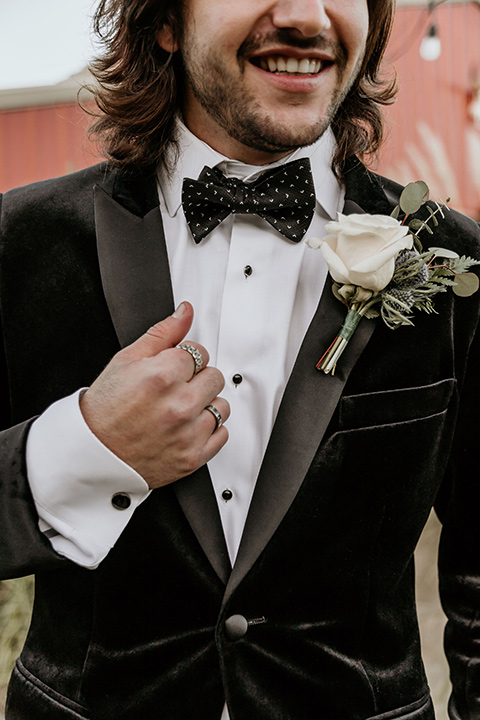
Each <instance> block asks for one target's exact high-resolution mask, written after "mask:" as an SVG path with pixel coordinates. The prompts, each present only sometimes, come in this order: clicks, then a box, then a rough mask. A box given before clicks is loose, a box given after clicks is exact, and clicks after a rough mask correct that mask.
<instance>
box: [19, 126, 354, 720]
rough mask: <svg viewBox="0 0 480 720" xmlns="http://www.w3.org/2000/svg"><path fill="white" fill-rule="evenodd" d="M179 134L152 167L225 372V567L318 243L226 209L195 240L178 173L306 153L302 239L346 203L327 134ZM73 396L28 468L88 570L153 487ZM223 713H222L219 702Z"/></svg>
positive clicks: (185, 284)
mask: <svg viewBox="0 0 480 720" xmlns="http://www.w3.org/2000/svg"><path fill="white" fill-rule="evenodd" d="M178 131H179V149H180V153H179V159H178V161H177V162H176V164H175V165H174V166H173V169H171V170H170V172H167V171H166V170H165V169H164V168H161V169H160V170H159V174H158V180H159V182H158V188H159V203H160V210H161V215H162V220H163V224H164V229H165V239H166V244H167V251H168V259H169V264H170V272H171V278H172V286H173V293H174V299H175V304H176V305H178V304H179V303H180V302H181V301H182V300H188V301H190V302H191V303H192V305H193V307H194V310H195V317H194V322H193V326H192V328H191V331H190V332H189V333H188V336H187V338H188V339H190V340H194V341H196V342H199V343H201V344H202V345H204V346H205V347H206V348H207V350H208V352H209V353H210V364H211V365H213V366H215V367H218V368H219V369H220V370H221V371H222V373H223V374H224V377H225V381H226V385H225V389H224V390H223V392H222V396H223V397H225V398H226V399H227V400H228V401H229V403H230V405H231V416H230V418H229V419H228V423H227V427H228V430H229V440H228V442H227V444H226V445H225V446H224V447H223V448H222V450H220V452H219V453H218V454H217V455H216V457H214V458H213V459H212V460H211V461H210V462H209V463H208V467H209V471H210V476H211V479H212V483H213V487H214V491H215V495H216V498H217V502H218V507H219V511H220V517H221V521H222V525H223V529H224V533H225V538H226V543H227V547H228V551H229V555H230V559H231V561H232V564H233V563H234V561H235V557H236V553H237V550H238V547H239V544H240V539H241V536H242V532H243V527H244V524H245V519H246V516H247V513H248V508H249V505H250V501H251V498H252V494H253V490H254V488H255V482H256V478H257V475H258V472H259V469H260V465H261V463H262V459H263V455H264V453H265V449H266V446H267V443H268V440H269V437H270V434H271V431H272V427H273V424H274V422H275V417H276V415H277V411H278V408H279V405H280V401H281V398H282V395H283V392H284V390H285V386H286V383H287V381H288V378H289V375H290V373H291V371H292V368H293V365H294V362H295V359H296V356H297V354H298V351H299V349H300V346H301V343H302V340H303V337H304V335H305V333H306V331H307V328H308V326H309V324H310V321H311V320H312V317H313V315H314V313H315V310H316V308H317V305H318V302H319V299H320V295H321V293H322V290H323V286H324V282H325V278H326V274H327V269H326V265H325V262H324V260H323V256H322V254H321V253H320V252H318V251H314V250H311V249H310V248H308V247H307V245H306V244H305V242H300V243H293V242H291V241H290V240H287V239H286V238H285V237H283V236H282V235H280V234H279V233H278V232H277V231H276V230H275V229H274V228H272V227H271V226H270V225H269V224H268V223H267V222H266V221H265V220H263V219H261V218H259V217H258V216H255V215H238V214H237V215H230V216H229V217H228V218H227V219H226V220H224V221H223V222H222V223H221V224H220V225H219V226H218V227H217V228H216V229H215V230H214V231H213V232H212V233H210V235H208V236H207V237H206V238H205V239H204V240H203V241H202V242H201V243H200V244H199V245H196V244H195V242H194V241H193V238H192V236H191V233H190V231H189V229H188V226H187V224H186V221H185V217H184V214H183V210H182V206H181V194H182V183H183V179H184V178H185V177H189V178H197V177H198V176H199V174H200V172H201V171H202V169H203V167H204V166H205V165H208V166H209V167H215V166H217V167H219V168H220V170H221V171H222V172H223V173H224V174H225V175H227V176H230V177H237V178H241V179H243V180H245V181H246V182H249V181H253V180H255V179H256V178H257V177H258V176H259V174H261V173H262V172H264V171H265V170H267V169H270V168H271V167H275V166H277V165H280V164H282V163H284V162H288V161H291V160H295V159H298V158H303V157H308V158H310V162H311V166H312V173H313V178H314V184H315V192H316V200H317V202H316V209H315V213H314V217H313V220H312V223H311V225H310V228H309V230H308V232H307V234H306V236H305V239H306V238H308V237H321V236H323V235H324V234H325V230H324V228H325V224H326V223H327V222H328V221H329V220H330V219H335V218H336V214H337V211H339V210H341V209H342V207H343V196H344V193H343V190H342V188H341V186H340V185H339V183H338V181H337V180H336V178H335V176H334V174H333V172H332V170H331V159H332V154H333V148H334V140H333V135H332V134H331V132H330V131H327V132H326V133H325V134H324V135H323V137H322V138H321V139H320V140H319V141H318V142H317V143H315V144H314V145H312V146H310V147H308V148H301V149H299V150H297V151H296V152H294V153H293V154H291V155H290V156H289V157H288V158H284V159H283V160H281V161H279V162H276V163H272V164H270V165H267V166H262V167H258V166H249V165H245V164H244V163H240V162H238V161H235V160H230V159H228V158H226V157H224V156H222V155H220V154H219V153H218V152H216V151H214V150H213V149H212V148H211V147H209V146H208V145H206V144H205V143H203V142H202V141H201V140H199V139H198V138H197V137H195V136H194V135H192V133H190V132H189V130H188V129H187V128H186V127H185V126H184V125H183V124H181V123H179V130H178ZM320 350H321V348H319V352H320ZM234 378H235V380H234ZM79 393H80V391H78V392H76V393H75V394H74V395H72V396H70V397H68V398H64V399H62V400H60V401H58V402H56V403H54V404H53V405H52V406H50V407H49V408H48V409H47V410H46V411H45V412H44V413H43V414H42V415H41V416H40V418H39V419H37V420H36V421H35V422H34V423H33V425H32V428H31V431H30V434H29V438H28V443H27V470H28V476H29V481H30V486H31V489H32V493H33V497H34V500H35V503H36V507H37V511H38V514H39V517H40V528H41V529H42V531H43V532H45V534H46V535H47V537H49V539H50V542H51V543H52V545H53V547H54V548H55V550H56V551H57V552H58V553H60V554H62V555H64V556H66V557H67V558H69V559H71V560H73V561H74V562H76V563H77V564H79V565H82V566H84V567H87V568H95V567H97V566H98V564H99V563H100V562H101V561H102V560H103V558H104V557H105V556H106V555H107V554H108V552H109V550H110V549H111V548H112V547H113V545H114V544H115V542H116V540H117V539H118V537H119V536H120V534H121V533H122V531H123V530H124V528H125V526H126V525H127V523H128V522H129V520H130V518H131V517H132V515H133V513H134V512H135V509H136V508H137V507H138V505H139V504H140V503H141V502H142V501H143V500H144V499H145V498H146V497H147V496H148V494H149V492H150V491H149V488H148V486H147V484H146V483H145V481H144V480H143V479H142V478H141V477H140V475H138V473H136V472H135V471H134V470H133V469H132V468H130V467H129V466H128V465H126V464H125V463H124V462H123V461H122V460H120V459H119V458H118V457H116V456H115V455H114V454H113V453H112V452H110V451H109V450H108V449H107V448H106V447H105V446H104V445H103V444H102V443H101V442H100V441H99V440H98V439H97V438H96V437H95V436H94V435H93V433H92V432H91V431H90V430H89V428H88V426H87V425H86V423H85V421H84V420H83V417H82V414H81V412H80V409H79ZM226 490H228V491H229V492H228V493H225V491H226ZM117 492H126V493H128V494H129V496H130V498H131V501H132V502H131V505H130V507H129V508H128V509H126V510H122V511H119V510H117V509H115V508H114V507H113V506H112V503H111V498H112V496H113V495H114V494H115V493H117ZM227 498H230V499H227ZM221 720H228V711H227V709H226V707H225V708H224V712H223V714H222V719H221Z"/></svg>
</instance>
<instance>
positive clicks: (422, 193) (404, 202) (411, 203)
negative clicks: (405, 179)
mask: <svg viewBox="0 0 480 720" xmlns="http://www.w3.org/2000/svg"><path fill="white" fill-rule="evenodd" d="M429 194H430V191H429V189H428V185H427V184H426V183H424V182H423V181H422V180H419V181H418V182H413V183H408V185H406V186H405V188H404V190H403V192H402V194H401V195H400V200H399V205H400V208H401V209H402V210H403V212H404V213H405V214H406V215H412V214H413V213H416V212H417V211H418V210H420V208H421V207H422V205H423V204H424V203H425V202H426V201H427V200H428V197H429Z"/></svg>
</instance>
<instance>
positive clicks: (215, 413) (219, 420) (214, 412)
mask: <svg viewBox="0 0 480 720" xmlns="http://www.w3.org/2000/svg"><path fill="white" fill-rule="evenodd" d="M205 410H208V412H211V413H212V415H213V417H214V418H215V420H216V421H217V426H216V428H215V430H218V428H219V427H220V426H221V425H223V420H222V416H221V415H220V413H219V412H218V410H217V408H216V407H215V405H207V407H206V408H205ZM215 430H214V431H213V432H215Z"/></svg>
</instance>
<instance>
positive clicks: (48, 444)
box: [27, 390, 150, 568]
mask: <svg viewBox="0 0 480 720" xmlns="http://www.w3.org/2000/svg"><path fill="white" fill-rule="evenodd" d="M80 392H81V390H78V391H77V392H75V393H74V394H73V395H70V396H69V397H66V398H63V399H62V400H59V401H58V402H56V403H54V404H53V405H51V406H50V407H49V408H47V410H46V411H45V412H44V413H43V414H42V415H40V417H39V418H38V419H37V420H35V422H34V423H33V424H32V427H31V429H30V433H29V435H28V439H27V472H28V478H29V482H30V488H31V491H32V494H33V498H34V501H35V505H36V508H37V512H38V515H39V518H40V529H41V530H42V532H44V533H45V535H46V536H47V537H48V538H49V540H50V542H51V544H52V546H53V548H54V549H55V550H56V552H58V553H59V554H60V555H64V556H65V557H67V558H69V559H70V560H72V561H73V562H75V563H77V564H78V565H82V566H83V567H87V568H95V567H97V566H98V565H99V563H100V562H101V561H102V560H103V559H104V558H105V557H106V555H107V554H108V552H109V550H110V549H111V548H112V547H113V545H114V544H115V542H116V541H117V540H118V538H119V537H120V535H121V533H122V532H123V530H124V529H125V527H126V526H127V524H128V522H129V520H130V518H131V517H132V515H133V513H134V511H135V509H136V508H137V507H138V506H139V505H140V503H142V502H143V500H145V498H146V497H147V496H148V495H149V493H150V489H149V487H148V485H147V483H146V482H145V481H144V480H143V478H142V477H141V476H140V475H139V474H138V473H137V472H136V471H135V470H133V469H132V468H131V467H130V466H129V465H127V464H126V463H125V462H123V460H120V458H118V457H117V456H116V455H114V454H113V453H112V452H111V451H110V450H109V449H108V448H107V447H105V445H103V444H102V443H101V442H100V440H99V439H98V438H97V437H96V436H95V435H94V434H93V433H92V431H91V430H90V428H89V427H88V425H87V423H86V422H85V420H84V418H83V415H82V413H81V410H80V405H79V396H80ZM119 493H122V494H124V497H123V498H122V499H123V500H124V502H123V503H121V504H123V505H128V507H127V508H125V509H122V510H119V509H117V507H116V506H115V505H114V504H113V503H112V499H113V498H114V496H116V495H118V494H119ZM125 496H127V497H125ZM118 504H119V503H117V505H118Z"/></svg>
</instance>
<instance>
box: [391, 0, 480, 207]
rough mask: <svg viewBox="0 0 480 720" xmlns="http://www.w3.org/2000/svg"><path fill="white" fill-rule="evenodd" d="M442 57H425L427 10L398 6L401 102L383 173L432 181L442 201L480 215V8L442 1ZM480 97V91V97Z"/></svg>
mask: <svg viewBox="0 0 480 720" xmlns="http://www.w3.org/2000/svg"><path fill="white" fill-rule="evenodd" d="M433 17H435V18H436V20H437V23H438V32H439V37H440V40H441V48H442V49H441V54H440V57H439V58H438V60H435V61H431V62H428V61H425V60H423V59H422V58H421V57H420V52H419V49H420V42H421V40H422V38H423V37H424V36H425V34H426V32H427V30H428V27H429V25H430V23H431V20H432V16H431V15H430V14H429V13H428V11H427V9H426V8H417V7H400V8H398V9H397V13H396V18H395V24H394V30H393V35H392V38H391V41H390V45H389V49H388V54H387V59H388V61H389V62H390V63H393V64H394V65H395V67H396V70H397V74H398V82H399V87H400V90H399V94H398V100H397V102H396V103H395V105H393V106H391V107H389V108H388V109H387V111H386V114H387V119H388V128H389V129H388V136H387V142H386V144H385V145H384V148H383V150H382V153H381V161H380V165H379V168H378V169H379V171H380V172H382V173H383V174H385V175H388V176H390V177H393V178H394V179H397V180H398V181H399V182H401V183H406V182H409V181H411V180H425V182H427V184H428V185H429V186H430V189H431V194H432V196H434V197H435V198H437V197H440V198H443V199H445V198H446V197H447V196H451V205H452V206H455V207H457V208H459V209H462V210H463V211H464V212H467V213H468V214H469V215H472V216H475V217H477V218H478V217H479V216H480V128H479V127H476V126H475V124H474V122H473V120H472V118H471V117H470V114H469V107H470V104H471V102H472V100H473V98H474V91H475V88H476V89H477V92H478V89H479V88H480V7H479V6H478V5H476V4H474V3H462V4H460V3H459V4H448V3H446V4H445V5H440V6H439V7H438V8H437V10H436V11H435V14H434V16H433ZM479 102H480V96H479Z"/></svg>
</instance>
